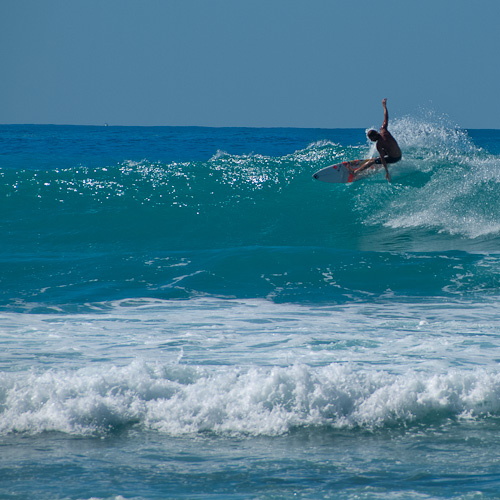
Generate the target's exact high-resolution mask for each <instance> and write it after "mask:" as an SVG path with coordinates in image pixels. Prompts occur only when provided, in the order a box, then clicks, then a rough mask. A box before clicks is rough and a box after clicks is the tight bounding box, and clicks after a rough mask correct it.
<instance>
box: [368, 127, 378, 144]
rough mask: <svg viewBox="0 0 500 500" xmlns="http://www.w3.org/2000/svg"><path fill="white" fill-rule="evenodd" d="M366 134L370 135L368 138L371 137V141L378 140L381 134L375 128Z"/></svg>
mask: <svg viewBox="0 0 500 500" xmlns="http://www.w3.org/2000/svg"><path fill="white" fill-rule="evenodd" d="M366 136H367V137H368V139H370V141H376V140H377V138H378V136H379V133H378V132H377V131H376V130H375V129H374V128H371V129H370V130H368V132H367V133H366Z"/></svg>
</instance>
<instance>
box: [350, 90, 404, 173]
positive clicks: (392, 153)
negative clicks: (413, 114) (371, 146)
mask: <svg viewBox="0 0 500 500" xmlns="http://www.w3.org/2000/svg"><path fill="white" fill-rule="evenodd" d="M386 104H387V99H383V100H382V106H383V107H384V123H382V127H381V128H380V132H377V131H376V130H375V129H373V128H372V129H370V130H368V132H367V134H366V135H367V137H368V139H370V141H373V142H376V143H377V144H376V146H377V151H378V152H379V155H380V156H379V158H372V159H371V160H370V161H368V162H367V163H365V164H364V165H363V166H361V167H358V168H356V169H355V170H354V175H356V174H358V173H359V172H362V171H363V170H366V169H367V168H370V167H371V166H372V165H383V166H384V168H385V178H386V179H387V180H388V181H389V182H391V176H390V175H389V169H388V168H387V164H389V163H396V162H398V161H399V160H401V157H402V154H401V149H399V145H398V143H397V142H396V139H394V137H392V135H391V133H390V132H389V131H388V130H387V126H388V125H389V113H388V112H387V105H386Z"/></svg>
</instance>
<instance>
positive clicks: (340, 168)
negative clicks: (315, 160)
mask: <svg viewBox="0 0 500 500" xmlns="http://www.w3.org/2000/svg"><path fill="white" fill-rule="evenodd" d="M367 161H370V160H369V159H367V160H353V161H343V162H342V163H338V164H337V165H330V166H328V167H325V168H322V169H321V170H318V171H317V172H316V173H315V174H314V175H313V178H314V179H317V180H318V181H322V182H331V183H347V182H354V181H358V180H359V179H362V178H363V177H366V176H367V175H368V174H370V173H372V172H373V171H375V170H378V169H379V168H381V167H382V165H372V166H371V167H370V168H368V169H366V170H363V172H360V173H359V174H357V175H356V173H355V170H356V169H358V168H359V167H362V166H363V165H364V164H365V163H366V162H367Z"/></svg>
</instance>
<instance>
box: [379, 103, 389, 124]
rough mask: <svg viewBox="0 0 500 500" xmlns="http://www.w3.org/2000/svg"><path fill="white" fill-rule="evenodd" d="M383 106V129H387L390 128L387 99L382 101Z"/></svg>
mask: <svg viewBox="0 0 500 500" xmlns="http://www.w3.org/2000/svg"><path fill="white" fill-rule="evenodd" d="M382 106H384V123H382V127H381V128H385V129H387V127H388V126H389V112H388V111H387V98H385V99H382Z"/></svg>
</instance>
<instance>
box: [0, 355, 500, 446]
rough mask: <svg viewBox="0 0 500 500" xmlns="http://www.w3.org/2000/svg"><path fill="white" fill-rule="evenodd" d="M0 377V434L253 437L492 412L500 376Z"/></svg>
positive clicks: (295, 369) (277, 372) (304, 370)
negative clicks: (132, 432) (137, 431)
mask: <svg viewBox="0 0 500 500" xmlns="http://www.w3.org/2000/svg"><path fill="white" fill-rule="evenodd" d="M0 380H1V392H0V405H1V413H0V434H2V435H6V434H9V433H13V432H22V433H28V434H39V433H42V432H47V431H57V432H63V433H67V434H74V435H101V434H106V433H108V432H112V431H114V430H116V429H120V428H123V427H124V426H125V427H128V426H140V427H141V428H143V429H149V430H152V431H157V432H161V433H166V434H169V435H185V434H196V433H200V432H211V433H216V434H229V435H254V436H255V435H281V434H285V433H287V432H289V431H291V430H292V429H296V428H304V427H307V428H311V427H313V428H314V427H330V428H333V429H357V428H365V429H371V430H376V429H380V428H385V427H394V426H396V427H401V426H402V427H407V426H414V425H417V426H418V425H419V424H426V425H428V424H429V423H433V424H434V425H441V424H444V423H447V422H449V421H450V420H452V421H453V420H461V419H467V420H471V419H472V420H478V419H485V418H489V417H498V416H500V397H499V396H500V374H499V373H497V372H493V371H486V370H483V369H476V370H469V371H460V370H451V371H449V372H448V373H446V374H443V373H442V374H433V375H429V374H427V373H423V372H414V373H412V374H411V376H409V375H408V374H405V375H393V374H391V373H389V372H383V371H369V370H355V369H354V368H353V367H351V366H348V365H337V364H333V365H328V366H324V367H320V368H311V367H307V366H304V365H294V366H289V367H284V368H280V367H274V368H251V369H248V370H246V371H245V370H242V369H236V368H227V369H225V370H218V371H217V372H215V371H211V370H210V369H206V368H200V367H188V366H183V365H163V366H162V365H159V364H155V365H153V364H147V363H141V362H134V363H132V364H131V365H129V366H125V367H113V368H111V369H107V370H106V371H105V372H100V371H98V370H96V369H92V370H91V369H82V370H79V371H75V372H63V371H61V372H57V371H49V372H46V373H43V374H40V375H36V374H34V373H30V374H25V375H22V376H20V375H15V376H14V375H12V374H10V375H9V374H2V376H1V379H0Z"/></svg>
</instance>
